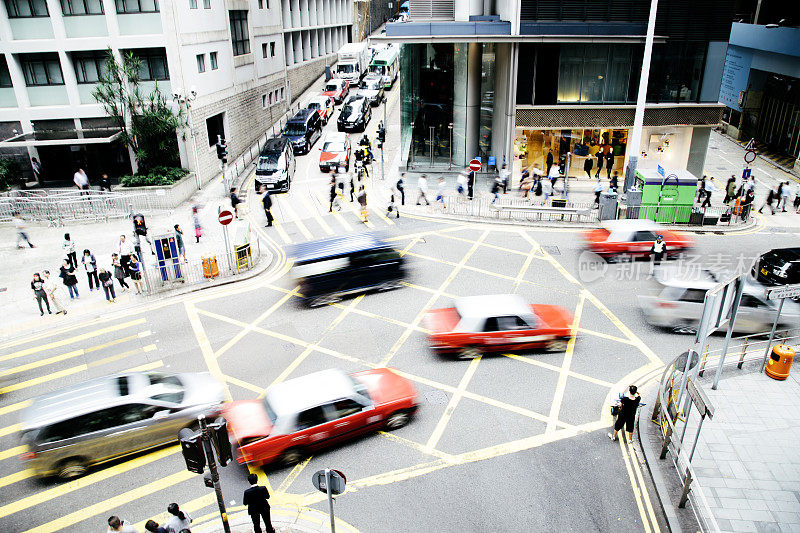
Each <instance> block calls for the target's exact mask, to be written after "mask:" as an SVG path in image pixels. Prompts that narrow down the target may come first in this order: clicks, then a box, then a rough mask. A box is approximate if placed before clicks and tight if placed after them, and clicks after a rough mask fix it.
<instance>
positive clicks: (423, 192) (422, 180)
mask: <svg viewBox="0 0 800 533" xmlns="http://www.w3.org/2000/svg"><path fill="white" fill-rule="evenodd" d="M417 192H418V196H417V205H419V202H420V200H425V205H431V203H430V202H429V201H428V196H427V193H428V176H426V175H425V174H420V176H419V179H418V180H417Z"/></svg>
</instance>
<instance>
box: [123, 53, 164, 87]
mask: <svg viewBox="0 0 800 533" xmlns="http://www.w3.org/2000/svg"><path fill="white" fill-rule="evenodd" d="M132 52H133V55H134V56H135V57H136V58H138V59H139V60H140V62H141V63H140V65H139V79H140V80H142V81H164V80H168V79H169V69H168V68H167V52H166V50H165V49H164V48H145V49H139V50H132Z"/></svg>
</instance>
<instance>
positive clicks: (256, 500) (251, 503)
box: [242, 474, 275, 533]
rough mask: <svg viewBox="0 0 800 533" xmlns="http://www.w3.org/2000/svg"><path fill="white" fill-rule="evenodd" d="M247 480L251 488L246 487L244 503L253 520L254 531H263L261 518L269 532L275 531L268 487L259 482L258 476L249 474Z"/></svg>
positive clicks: (259, 532)
mask: <svg viewBox="0 0 800 533" xmlns="http://www.w3.org/2000/svg"><path fill="white" fill-rule="evenodd" d="M247 482H248V483H250V488H249V489H245V491H244V497H243V498H242V505H245V506H247V514H249V515H250V519H251V520H252V521H253V532H254V533H261V520H262V519H263V520H264V527H265V528H266V530H267V533H275V529H274V528H273V527H272V521H271V520H270V518H269V501H268V500H269V491H268V490H267V487H264V486H263V485H259V484H258V476H257V475H255V474H247Z"/></svg>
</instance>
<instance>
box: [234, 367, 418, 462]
mask: <svg viewBox="0 0 800 533" xmlns="http://www.w3.org/2000/svg"><path fill="white" fill-rule="evenodd" d="M417 405H418V404H417V390H416V388H414V385H413V384H412V383H411V382H410V381H409V380H407V379H406V378H404V377H401V376H399V375H398V374H396V373H395V372H393V371H392V370H391V369H389V368H376V369H373V370H364V371H362V372H356V373H354V374H346V373H344V372H342V371H340V370H323V371H321V372H315V373H313V374H309V375H307V376H303V377H300V378H296V379H291V380H287V381H284V382H282V383H279V384H277V385H274V386H272V387H270V389H269V390H268V391H267V394H266V396H265V398H264V399H263V400H246V401H239V402H232V403H229V404H227V405H226V406H225V407H224V408H223V415H224V416H225V418H226V419H227V420H228V426H229V427H230V429H231V432H232V434H233V436H234V437H236V439H237V440H238V442H239V449H238V452H237V457H236V459H237V461H238V462H240V463H249V464H252V465H263V464H267V463H272V462H276V461H277V462H279V463H280V464H282V465H284V466H288V465H292V464H295V463H297V462H299V461H300V460H302V459H303V458H304V457H306V456H307V455H308V454H309V453H310V452H312V451H314V450H317V449H320V448H323V447H328V446H332V445H335V444H339V443H341V442H344V441H346V440H348V439H352V438H354V437H357V436H359V435H363V434H364V433H367V432H370V431H375V430H378V429H385V430H393V429H398V428H401V427H403V426H404V425H406V424H407V423H408V421H409V420H410V419H411V417H412V415H413V414H414V412H415V411H416V409H417Z"/></svg>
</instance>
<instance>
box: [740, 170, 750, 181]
mask: <svg viewBox="0 0 800 533" xmlns="http://www.w3.org/2000/svg"><path fill="white" fill-rule="evenodd" d="M749 178H750V169H749V168H746V169H744V170H742V179H743V180H746V179H749Z"/></svg>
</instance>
